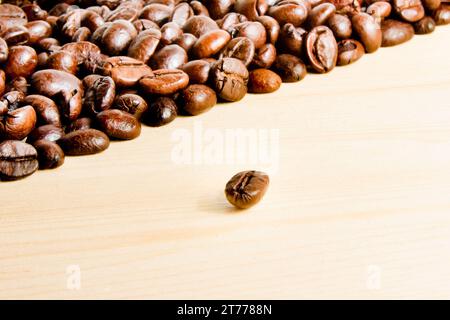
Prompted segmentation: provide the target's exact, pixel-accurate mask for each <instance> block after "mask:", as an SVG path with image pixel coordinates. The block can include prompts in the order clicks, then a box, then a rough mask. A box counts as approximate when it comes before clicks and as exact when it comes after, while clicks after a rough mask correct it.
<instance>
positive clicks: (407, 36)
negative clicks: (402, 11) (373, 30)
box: [381, 19, 414, 47]
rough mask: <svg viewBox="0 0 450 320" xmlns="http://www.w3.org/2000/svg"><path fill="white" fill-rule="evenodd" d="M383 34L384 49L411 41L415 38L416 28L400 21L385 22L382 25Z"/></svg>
mask: <svg viewBox="0 0 450 320" xmlns="http://www.w3.org/2000/svg"><path fill="white" fill-rule="evenodd" d="M381 31H382V32H383V43H382V46H383V47H391V46H396V45H399V44H402V43H404V42H406V41H409V40H411V39H412V37H413V36H414V28H413V26H412V25H411V24H409V23H405V22H402V21H398V20H392V19H388V20H384V21H383V22H382V23H381Z"/></svg>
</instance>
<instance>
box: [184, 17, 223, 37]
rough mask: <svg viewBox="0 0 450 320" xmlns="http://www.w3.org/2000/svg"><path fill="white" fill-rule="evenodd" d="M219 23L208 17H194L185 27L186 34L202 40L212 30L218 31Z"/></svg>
mask: <svg viewBox="0 0 450 320" xmlns="http://www.w3.org/2000/svg"><path fill="white" fill-rule="evenodd" d="M217 29H219V26H218V25H217V23H216V22H215V21H214V20H213V19H211V18H210V17H206V16H193V17H191V18H189V19H188V20H187V21H186V23H185V24H184V26H183V31H184V32H185V33H190V34H193V35H194V36H195V37H196V38H200V37H201V36H202V35H203V34H205V33H207V32H208V31H211V30H217Z"/></svg>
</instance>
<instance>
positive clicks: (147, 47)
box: [128, 29, 161, 63]
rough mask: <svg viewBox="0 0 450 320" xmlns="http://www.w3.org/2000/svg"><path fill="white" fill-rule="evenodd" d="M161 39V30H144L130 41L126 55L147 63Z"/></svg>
mask: <svg viewBox="0 0 450 320" xmlns="http://www.w3.org/2000/svg"><path fill="white" fill-rule="evenodd" d="M160 39H161V31H159V30H158V29H148V30H144V31H142V32H141V33H139V34H138V36H137V37H136V38H135V39H134V40H133V41H132V42H131V44H130V46H129V48H128V56H130V57H131V58H134V59H137V60H140V61H142V62H144V63H147V62H148V61H149V60H150V58H151V57H152V55H153V54H154V53H155V51H156V48H157V47H158V45H159V41H160Z"/></svg>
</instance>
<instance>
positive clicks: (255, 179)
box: [225, 171, 269, 209]
mask: <svg viewBox="0 0 450 320" xmlns="http://www.w3.org/2000/svg"><path fill="white" fill-rule="evenodd" d="M268 187H269V176H268V175H267V174H265V173H264V172H260V171H243V172H239V173H238V174H236V175H235V176H233V177H232V178H231V179H230V181H228V183H227V185H226V187H225V195H226V198H227V200H228V201H229V202H230V203H231V204H232V205H233V206H235V207H237V208H239V209H248V208H250V207H252V206H254V205H255V204H257V203H258V202H260V201H261V199H262V198H263V197H264V195H265V193H266V191H267V188H268Z"/></svg>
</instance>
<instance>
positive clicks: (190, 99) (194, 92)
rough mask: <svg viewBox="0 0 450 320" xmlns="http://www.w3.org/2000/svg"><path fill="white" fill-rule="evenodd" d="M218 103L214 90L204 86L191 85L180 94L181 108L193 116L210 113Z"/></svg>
mask: <svg viewBox="0 0 450 320" xmlns="http://www.w3.org/2000/svg"><path fill="white" fill-rule="evenodd" d="M216 103H217V96H216V93H215V92H214V90H212V89H211V88H210V87H208V86H205V85H203V84H191V85H190V86H188V87H187V88H186V89H184V90H183V91H182V92H181V94H180V107H181V108H182V109H183V111H184V112H186V113H187V114H189V115H191V116H196V115H198V114H200V113H203V112H206V111H208V110H209V109H211V108H212V107H214V106H215V105H216Z"/></svg>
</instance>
